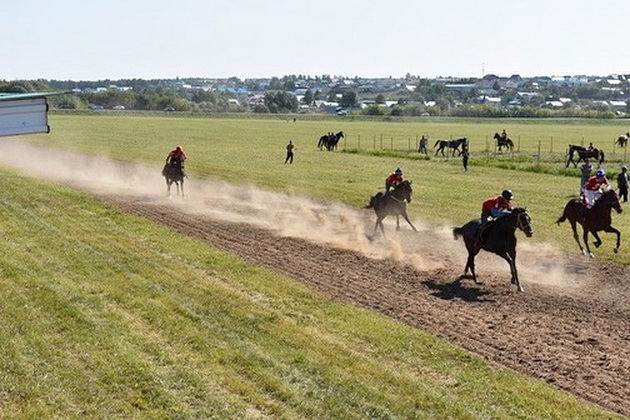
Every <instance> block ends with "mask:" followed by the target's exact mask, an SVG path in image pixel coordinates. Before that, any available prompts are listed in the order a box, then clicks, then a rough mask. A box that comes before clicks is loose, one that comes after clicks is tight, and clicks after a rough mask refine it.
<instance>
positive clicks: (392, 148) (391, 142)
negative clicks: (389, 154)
mask: <svg viewBox="0 0 630 420" xmlns="http://www.w3.org/2000/svg"><path fill="white" fill-rule="evenodd" d="M390 140H391V141H390V143H389V150H394V136H391V139H390Z"/></svg>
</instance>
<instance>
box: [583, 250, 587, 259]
mask: <svg viewBox="0 0 630 420" xmlns="http://www.w3.org/2000/svg"><path fill="white" fill-rule="evenodd" d="M582 255H584V256H585V257H586V256H587V255H588V254H587V252H586V250H585V249H583V250H582Z"/></svg>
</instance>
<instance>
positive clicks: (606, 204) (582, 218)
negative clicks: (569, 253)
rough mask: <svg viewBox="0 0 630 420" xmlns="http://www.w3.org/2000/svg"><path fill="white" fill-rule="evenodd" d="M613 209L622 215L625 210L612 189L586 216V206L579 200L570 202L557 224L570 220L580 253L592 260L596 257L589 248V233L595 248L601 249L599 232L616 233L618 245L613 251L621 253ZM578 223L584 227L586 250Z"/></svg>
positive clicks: (619, 236) (619, 235)
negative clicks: (613, 221) (578, 229)
mask: <svg viewBox="0 0 630 420" xmlns="http://www.w3.org/2000/svg"><path fill="white" fill-rule="evenodd" d="M612 209H615V211H617V213H621V212H622V211H623V209H622V208H621V204H619V197H618V196H617V193H615V190H613V189H610V190H607V191H606V192H604V194H602V196H601V197H600V198H599V199H598V200H597V201H596V202H595V204H594V205H593V208H591V209H590V210H588V211H587V212H586V214H585V208H584V204H582V201H581V200H580V199H578V198H574V199H572V200H570V201H569V202H568V203H567V205H566V206H564V212H563V213H562V216H560V217H559V218H558V220H556V223H557V224H558V225H560V223H562V222H564V221H565V220H567V219H569V223H571V229H573V238H575V242H577V244H578V246H579V247H580V251H581V252H582V254H584V255H589V256H590V257H591V258H593V257H594V255H593V253H592V252H591V249H590V247H589V246H588V233H589V232H590V233H592V234H593V236H594V237H595V242H594V243H593V245H595V248H599V246H600V245H601V244H602V240H601V239H600V238H599V235H598V234H597V232H599V231H602V230H603V231H604V232H609V233H614V234H616V235H617V245H616V246H615V248H614V249H613V251H614V252H615V253H617V252H619V247H620V246H621V232H619V231H618V230H617V229H615V228H614V227H612V226H611V223H612V217H611V215H610V214H611V212H612ZM576 223H579V224H581V225H582V229H584V233H583V237H582V239H583V241H584V245H585V246H586V250H585V249H584V248H582V244H581V243H580V238H579V237H578V233H577V229H576Z"/></svg>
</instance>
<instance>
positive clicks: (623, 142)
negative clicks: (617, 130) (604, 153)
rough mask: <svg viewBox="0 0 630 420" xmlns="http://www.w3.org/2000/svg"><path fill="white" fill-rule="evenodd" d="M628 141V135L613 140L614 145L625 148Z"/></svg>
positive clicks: (629, 137) (629, 135) (629, 134)
mask: <svg viewBox="0 0 630 420" xmlns="http://www.w3.org/2000/svg"><path fill="white" fill-rule="evenodd" d="M628 140H630V133H626V134H622V135H620V136H619V137H618V138H617V140H615V144H618V145H619V147H627V146H628Z"/></svg>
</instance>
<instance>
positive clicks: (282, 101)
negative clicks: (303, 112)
mask: <svg viewBox="0 0 630 420" xmlns="http://www.w3.org/2000/svg"><path fill="white" fill-rule="evenodd" d="M264 101H265V105H267V108H269V112H271V113H274V114H276V113H284V112H295V111H297V109H298V101H297V98H296V97H295V96H293V95H291V94H290V93H288V92H285V91H283V90H276V91H269V92H267V93H265V98H264Z"/></svg>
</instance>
